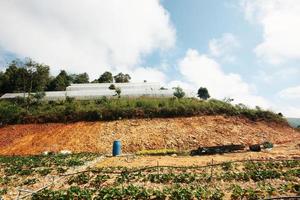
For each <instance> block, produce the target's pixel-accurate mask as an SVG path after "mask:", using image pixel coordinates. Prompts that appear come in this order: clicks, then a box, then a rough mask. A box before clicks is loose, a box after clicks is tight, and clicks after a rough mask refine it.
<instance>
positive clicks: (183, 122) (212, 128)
mask: <svg viewBox="0 0 300 200" xmlns="http://www.w3.org/2000/svg"><path fill="white" fill-rule="evenodd" d="M116 139H120V140H121V142H122V150H123V152H136V151H139V150H143V149H162V148H169V149H173V148H174V149H177V150H189V149H194V148H198V147H199V146H203V145H205V146H207V145H221V144H231V143H235V144H245V145H249V144H253V143H261V142H264V141H266V140H268V141H271V142H273V143H276V144H282V143H287V142H291V141H300V133H299V132H296V131H295V130H294V129H292V128H290V127H289V126H287V125H282V124H276V123H267V122H253V121H249V120H248V119H245V118H238V117H224V116H198V117H187V118H167V119H131V120H118V121H111V122H78V123H72V124H27V125H11V126H6V127H3V128H0V147H1V148H0V155H28V154H40V153H42V152H44V151H54V152H57V151H60V150H70V151H72V152H97V153H110V152H111V146H112V142H113V141H114V140H116Z"/></svg>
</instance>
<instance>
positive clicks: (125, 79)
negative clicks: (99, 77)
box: [114, 72, 131, 83]
mask: <svg viewBox="0 0 300 200" xmlns="http://www.w3.org/2000/svg"><path fill="white" fill-rule="evenodd" d="M130 79H131V77H130V76H129V75H128V74H123V73H122V72H121V73H119V74H117V75H115V76H114V80H115V82H116V83H129V81H130Z"/></svg>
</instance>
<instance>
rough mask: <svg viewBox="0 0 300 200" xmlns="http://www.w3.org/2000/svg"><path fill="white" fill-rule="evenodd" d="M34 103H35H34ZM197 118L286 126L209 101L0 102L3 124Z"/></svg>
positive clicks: (261, 113) (266, 114)
mask: <svg viewBox="0 0 300 200" xmlns="http://www.w3.org/2000/svg"><path fill="white" fill-rule="evenodd" d="M33 102H34V101H33ZM197 115H226V116H241V117H245V118H248V119H250V120H252V121H261V120H264V121H273V122H278V123H286V121H285V119H284V118H282V117H281V116H279V115H277V114H275V113H273V112H271V111H265V110H257V109H249V108H247V107H241V106H240V105H236V106H234V105H231V104H229V103H226V102H223V101H218V100H214V99H210V100H208V101H201V100H197V99H193V98H182V99H176V98H136V99H129V98H118V99H107V98H100V99H96V100H86V101H84V100H82V101H80V100H74V99H72V98H67V99H66V101H49V102H46V101H41V102H39V103H38V104H36V103H34V104H31V106H30V108H29V109H28V110H27V106H26V103H23V102H22V101H20V100H19V99H16V100H13V101H7V100H0V119H1V120H2V123H3V124H15V123H47V122H75V121H82V120H85V121H98V120H117V119H124V118H153V117H188V116H197Z"/></svg>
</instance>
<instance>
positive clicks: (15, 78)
mask: <svg viewBox="0 0 300 200" xmlns="http://www.w3.org/2000/svg"><path fill="white" fill-rule="evenodd" d="M130 80H131V77H130V75H128V74H123V73H122V72H120V73H118V74H117V75H115V76H113V75H112V73H111V72H108V71H107V72H104V73H103V74H102V75H100V76H99V78H98V79H95V80H93V81H91V82H90V80H89V75H88V74H87V73H81V74H70V73H67V72H66V71H65V70H61V71H60V73H59V74H58V75H57V76H51V75H50V67H49V66H48V65H45V64H41V63H38V62H35V61H33V60H32V59H30V58H27V59H25V60H23V61H22V60H17V59H16V60H13V61H12V62H10V63H9V64H8V65H7V66H6V69H5V71H3V72H0V94H1V95H2V94H4V93H13V92H28V93H31V92H42V91H63V90H65V89H66V87H68V86H69V85H70V84H71V83H113V82H116V83H127V82H129V81H130Z"/></svg>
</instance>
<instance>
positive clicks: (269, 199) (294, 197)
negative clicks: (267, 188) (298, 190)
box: [264, 196, 300, 200]
mask: <svg viewBox="0 0 300 200" xmlns="http://www.w3.org/2000/svg"><path fill="white" fill-rule="evenodd" d="M275 199H300V196H290V197H289V196H283V197H271V198H267V199H264V200H275Z"/></svg>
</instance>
